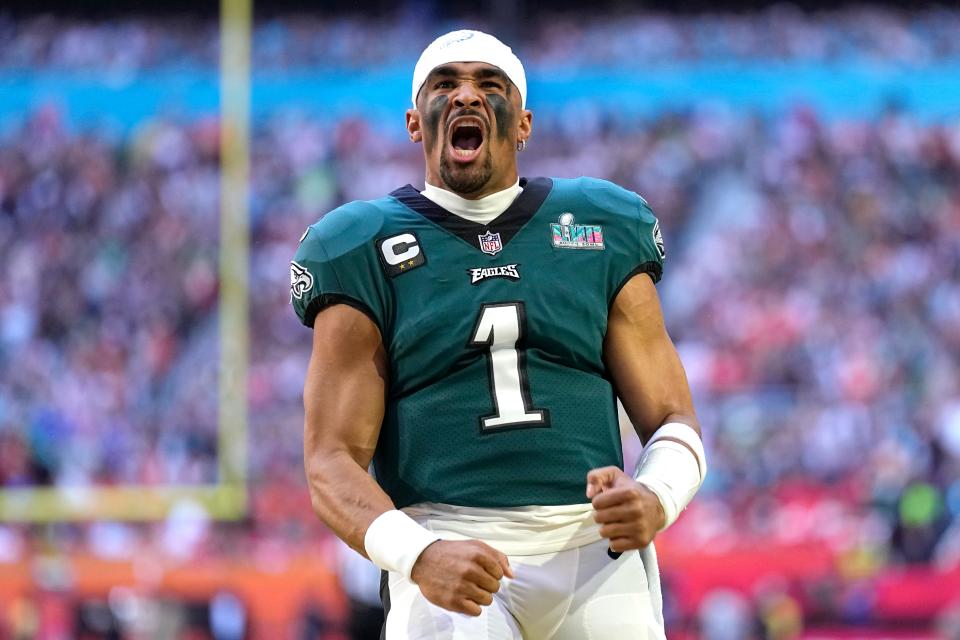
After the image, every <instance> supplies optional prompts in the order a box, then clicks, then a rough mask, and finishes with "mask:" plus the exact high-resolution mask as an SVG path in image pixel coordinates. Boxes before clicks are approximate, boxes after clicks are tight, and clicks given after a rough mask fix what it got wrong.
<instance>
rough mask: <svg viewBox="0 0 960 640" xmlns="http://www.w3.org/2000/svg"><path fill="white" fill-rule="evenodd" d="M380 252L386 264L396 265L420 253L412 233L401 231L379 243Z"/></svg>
mask: <svg viewBox="0 0 960 640" xmlns="http://www.w3.org/2000/svg"><path fill="white" fill-rule="evenodd" d="M380 252H381V253H383V259H384V260H385V261H386V263H387V264H389V265H390V266H396V265H398V264H400V263H401V262H406V261H407V260H412V259H413V258H416V257H417V256H418V255H420V245H419V244H417V239H416V238H415V237H414V235H413V234H412V233H401V234H400V235H398V236H393V237H392V238H387V239H386V240H384V241H383V243H382V244H381V245H380Z"/></svg>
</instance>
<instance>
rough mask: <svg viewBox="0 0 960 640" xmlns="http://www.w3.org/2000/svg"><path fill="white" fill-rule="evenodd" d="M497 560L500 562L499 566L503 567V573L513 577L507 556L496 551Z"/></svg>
mask: <svg viewBox="0 0 960 640" xmlns="http://www.w3.org/2000/svg"><path fill="white" fill-rule="evenodd" d="M497 562H499V563H500V568H501V569H503V575H504V576H506V577H508V578H510V579H511V580H512V579H513V569H511V568H510V559H509V558H507V556H505V555H503V554H502V553H500V552H499V551H498V552H497Z"/></svg>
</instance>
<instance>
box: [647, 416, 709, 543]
mask: <svg viewBox="0 0 960 640" xmlns="http://www.w3.org/2000/svg"><path fill="white" fill-rule="evenodd" d="M665 438H671V439H670V440H667V439H665ZM674 440H679V441H680V442H683V443H684V444H680V443H679V442H674ZM684 445H687V446H689V449H688V448H687V446H684ZM691 450H692V451H693V452H695V454H696V455H694V454H693V453H691ZM706 475H707V458H706V454H705V453H704V450H703V441H702V440H700V436H699V435H698V434H697V432H696V431H694V429H693V427H691V426H690V425H686V424H683V423H680V422H670V423H667V424H665V425H662V426H661V427H660V428H659V429H657V431H656V432H655V433H654V434H653V437H651V438H650V441H649V442H647V446H646V447H645V448H644V450H643V455H642V456H641V457H640V464H639V465H637V473H636V475H635V476H634V479H635V480H636V481H637V482H640V483H642V484H643V485H644V486H646V487H647V488H648V489H650V491H652V492H653V493H654V494H656V496H657V498H659V499H660V504H661V505H662V506H663V513H664V515H665V516H666V519H665V521H664V525H663V528H664V529H666V528H667V527H669V526H670V525H671V524H673V523H674V522H675V521H676V519H677V518H678V517H679V516H680V512H681V511H683V510H684V509H686V507H687V505H688V504H690V501H691V500H693V496H694V495H695V494H696V493H697V490H698V489H700V486H701V485H702V484H703V479H704V478H705V477H706Z"/></svg>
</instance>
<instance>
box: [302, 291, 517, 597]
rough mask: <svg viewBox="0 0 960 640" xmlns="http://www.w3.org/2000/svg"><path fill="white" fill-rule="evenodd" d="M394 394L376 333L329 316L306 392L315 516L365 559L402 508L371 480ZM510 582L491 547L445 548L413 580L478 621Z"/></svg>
mask: <svg viewBox="0 0 960 640" xmlns="http://www.w3.org/2000/svg"><path fill="white" fill-rule="evenodd" d="M386 391H387V355H386V351H385V350H384V347H383V340H382V339H381V337H380V331H379V330H378V329H377V327H376V325H375V324H374V323H373V322H372V321H371V320H370V319H369V318H368V317H367V316H366V315H364V314H363V313H362V312H360V311H358V310H356V309H354V308H353V307H349V306H346V305H334V306H332V307H328V308H327V309H325V310H323V311H321V312H320V314H319V315H317V318H316V320H315V322H314V326H313V351H312V354H311V356H310V366H309V368H308V369H307V379H306V383H305V384H304V388H303V406H304V410H305V415H306V417H305V421H304V429H303V431H304V433H303V462H304V466H305V467H306V471H307V484H308V485H309V487H310V501H311V502H312V504H313V510H314V511H315V512H316V514H317V515H318V516H319V517H320V519H321V520H323V522H324V523H325V524H326V525H327V526H328V527H330V529H331V530H332V531H333V532H334V533H335V534H337V535H338V536H339V537H340V538H341V539H343V540H344V541H345V542H346V543H347V544H349V545H350V546H351V547H353V548H354V549H356V550H357V551H358V552H360V553H361V554H363V555H364V556H367V552H366V548H365V545H364V540H365V536H366V533H367V529H368V528H369V527H370V523H372V522H373V521H374V520H376V519H377V518H378V517H379V516H380V515H381V514H383V513H385V512H387V511H390V510H392V509H394V508H395V505H394V504H393V501H392V500H390V497H389V496H387V494H386V493H384V491H383V489H381V488H380V485H379V484H377V482H376V480H374V479H373V478H372V477H371V476H370V474H368V473H367V467H369V465H370V460H371V459H372V458H373V452H374V451H375V450H376V448H377V439H378V438H379V436H380V427H381V425H382V423H383V412H384V405H385V400H386ZM400 542H401V541H398V543H400ZM504 575H506V576H508V577H513V574H512V572H511V570H510V564H509V562H508V560H507V557H506V556H505V555H503V554H502V553H500V552H499V551H497V550H496V549H493V548H491V547H490V546H488V545H486V544H484V543H483V542H480V541H477V540H466V541H440V542H436V543H433V544H431V545H429V546H428V547H427V548H426V549H424V550H423V552H422V553H421V554H420V555H419V557H418V558H417V561H416V564H415V565H414V567H413V573H412V575H411V579H412V580H413V582H415V583H416V584H417V585H418V586H419V587H420V591H421V592H422V593H423V595H424V597H425V598H427V599H428V600H429V601H430V602H432V603H434V604H436V605H437V606H440V607H443V608H444V609H448V610H450V611H458V612H460V613H465V614H468V615H473V616H477V615H480V612H481V607H483V606H487V605H489V604H490V603H491V602H493V595H492V594H493V593H496V591H497V590H499V589H500V582H499V580H500V578H502V577H503V576H504Z"/></svg>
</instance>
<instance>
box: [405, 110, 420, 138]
mask: <svg viewBox="0 0 960 640" xmlns="http://www.w3.org/2000/svg"><path fill="white" fill-rule="evenodd" d="M407 133H409V134H410V140H412V141H413V142H423V131H422V130H421V129H420V112H419V111H417V110H416V109H407Z"/></svg>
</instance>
